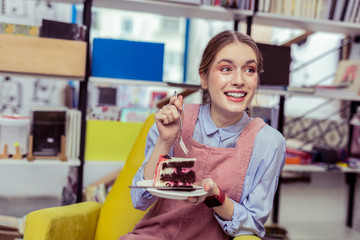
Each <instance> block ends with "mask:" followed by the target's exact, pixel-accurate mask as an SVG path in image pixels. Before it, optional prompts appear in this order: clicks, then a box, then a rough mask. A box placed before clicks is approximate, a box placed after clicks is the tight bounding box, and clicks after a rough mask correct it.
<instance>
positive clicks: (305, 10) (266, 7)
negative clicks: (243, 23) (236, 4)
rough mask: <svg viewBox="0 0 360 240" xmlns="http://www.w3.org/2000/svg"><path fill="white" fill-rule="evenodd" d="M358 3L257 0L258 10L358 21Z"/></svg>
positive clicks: (345, 0)
mask: <svg viewBox="0 0 360 240" xmlns="http://www.w3.org/2000/svg"><path fill="white" fill-rule="evenodd" d="M243 2H244V1H243ZM245 2H246V1H245ZM359 5H360V0H313V1H311V0H279V1H275V0H259V5H258V10H259V12H265V13H272V14H279V15H286V16H294V17H300V18H310V19H324V20H336V21H345V22H359V21H360V13H359V10H360V9H359V8H360V6H359Z"/></svg>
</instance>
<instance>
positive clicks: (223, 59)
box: [217, 58, 234, 64]
mask: <svg viewBox="0 0 360 240" xmlns="http://www.w3.org/2000/svg"><path fill="white" fill-rule="evenodd" d="M221 62H227V63H230V64H234V61H233V60H231V59H227V58H222V59H220V60H219V61H218V62H217V64H219V63H221Z"/></svg>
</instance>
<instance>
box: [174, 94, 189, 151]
mask: <svg viewBox="0 0 360 240" xmlns="http://www.w3.org/2000/svg"><path fill="white" fill-rule="evenodd" d="M174 96H175V97H177V92H176V91H174ZM178 111H179V115H180V133H179V134H180V147H181V149H182V150H183V152H184V153H185V155H188V154H189V150H188V149H187V147H186V146H185V143H184V140H183V138H182V129H183V126H182V119H181V112H180V110H178Z"/></svg>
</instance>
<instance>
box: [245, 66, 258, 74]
mask: <svg viewBox="0 0 360 240" xmlns="http://www.w3.org/2000/svg"><path fill="white" fill-rule="evenodd" d="M245 72H248V73H254V72H256V71H255V69H254V68H251V67H249V68H245Z"/></svg>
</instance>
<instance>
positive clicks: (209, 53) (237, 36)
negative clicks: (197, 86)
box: [199, 30, 263, 104]
mask: <svg viewBox="0 0 360 240" xmlns="http://www.w3.org/2000/svg"><path fill="white" fill-rule="evenodd" d="M233 42H240V43H243V44H246V45H248V46H249V47H251V48H252V49H253V50H254V52H255V54H256V58H257V59H256V60H257V69H258V75H259V73H261V72H263V57H262V55H261V52H260V50H259V48H258V46H257V45H256V43H255V42H254V40H253V39H252V38H251V37H250V36H248V35H245V34H243V33H240V32H237V31H232V30H226V31H223V32H220V33H218V34H217V35H216V36H214V37H213V38H212V39H211V40H210V41H209V42H208V44H207V46H206V47H205V50H204V52H203V55H202V58H201V61H200V65H199V74H200V75H201V74H204V76H205V78H207V77H208V74H209V68H210V66H211V64H212V63H213V61H214V59H215V56H216V54H217V53H218V52H219V51H220V50H221V49H222V48H223V47H225V46H226V45H228V44H230V43H233ZM202 92H203V94H202V98H203V99H202V102H203V104H205V103H208V102H209V101H210V95H209V92H208V91H207V89H202Z"/></svg>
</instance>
